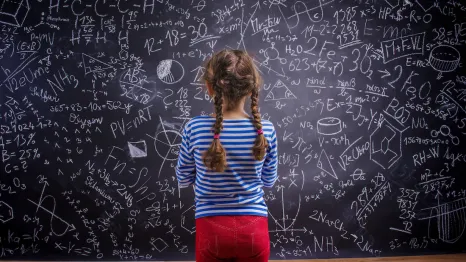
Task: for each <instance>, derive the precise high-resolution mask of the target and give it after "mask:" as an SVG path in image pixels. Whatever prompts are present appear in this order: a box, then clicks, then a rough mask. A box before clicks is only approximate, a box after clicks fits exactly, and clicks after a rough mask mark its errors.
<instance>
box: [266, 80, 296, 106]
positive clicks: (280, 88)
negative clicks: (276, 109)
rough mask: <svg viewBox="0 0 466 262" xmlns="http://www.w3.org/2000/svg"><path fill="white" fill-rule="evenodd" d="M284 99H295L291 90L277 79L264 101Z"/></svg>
mask: <svg viewBox="0 0 466 262" xmlns="http://www.w3.org/2000/svg"><path fill="white" fill-rule="evenodd" d="M284 99H296V96H295V95H294V94H293V92H291V90H290V89H289V88H288V87H287V86H286V85H285V84H284V83H283V82H282V81H281V80H280V79H279V80H277V82H276V83H275V85H274V86H273V87H272V89H270V91H269V93H268V94H267V96H266V97H265V101H271V100H284Z"/></svg>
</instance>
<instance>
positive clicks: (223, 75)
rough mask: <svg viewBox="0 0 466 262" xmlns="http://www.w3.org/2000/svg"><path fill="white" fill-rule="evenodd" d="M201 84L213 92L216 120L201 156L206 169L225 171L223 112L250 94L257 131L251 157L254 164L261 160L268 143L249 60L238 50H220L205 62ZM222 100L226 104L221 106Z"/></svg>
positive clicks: (256, 78)
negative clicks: (221, 140)
mask: <svg viewBox="0 0 466 262" xmlns="http://www.w3.org/2000/svg"><path fill="white" fill-rule="evenodd" d="M204 80H205V81H206V82H207V83H208V84H210V85H212V88H213V90H214V105H215V118H216V119H215V123H214V126H213V131H214V139H213V141H212V144H211V145H210V147H209V149H208V150H207V151H206V152H205V154H204V159H203V160H204V164H205V165H206V167H207V168H209V169H211V170H214V171H216V172H223V171H224V170H225V168H226V166H227V163H226V151H225V149H224V147H223V146H222V144H221V142H220V139H219V136H220V133H221V131H222V129H223V108H224V107H226V109H231V108H234V107H235V105H236V104H237V103H238V102H239V101H240V100H241V99H242V98H244V97H245V96H247V95H248V94H251V112H252V116H253V119H252V121H253V124H254V127H255V128H256V130H257V131H258V132H257V137H256V140H255V143H254V146H253V147H252V153H253V155H254V158H255V159H256V160H262V159H263V158H264V156H265V152H266V149H267V147H268V143H267V139H266V138H265V136H264V134H263V132H262V123H261V115H260V113H259V87H260V85H261V78H260V75H259V73H258V71H257V69H256V67H255V65H254V62H253V60H252V58H251V57H250V56H249V55H248V54H247V53H246V52H244V51H241V50H222V51H220V52H218V53H216V54H214V55H213V56H212V57H211V58H210V59H209V60H208V62H207V65H206V71H205V73H204ZM224 98H226V99H224ZM225 100H226V101H228V103H226V104H225V103H224V102H225Z"/></svg>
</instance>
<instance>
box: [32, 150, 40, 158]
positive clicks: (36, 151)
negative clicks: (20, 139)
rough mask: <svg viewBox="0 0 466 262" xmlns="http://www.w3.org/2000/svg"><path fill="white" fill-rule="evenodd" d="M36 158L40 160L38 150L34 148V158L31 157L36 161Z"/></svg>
mask: <svg viewBox="0 0 466 262" xmlns="http://www.w3.org/2000/svg"><path fill="white" fill-rule="evenodd" d="M36 158H40V153H39V150H38V149H37V148H34V157H33V159H36Z"/></svg>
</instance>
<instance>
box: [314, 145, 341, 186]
mask: <svg viewBox="0 0 466 262" xmlns="http://www.w3.org/2000/svg"><path fill="white" fill-rule="evenodd" d="M317 167H318V168H320V170H322V171H324V172H325V173H326V174H327V175H329V176H331V177H333V178H335V179H338V177H337V174H336V173H335V170H334V169H333V166H332V163H330V159H329V158H328V155H327V152H325V150H323V149H322V152H320V156H319V160H318V161H317Z"/></svg>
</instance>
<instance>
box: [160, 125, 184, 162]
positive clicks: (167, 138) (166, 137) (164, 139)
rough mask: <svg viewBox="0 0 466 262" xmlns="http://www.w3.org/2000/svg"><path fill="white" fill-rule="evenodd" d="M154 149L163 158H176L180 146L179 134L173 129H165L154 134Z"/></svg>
mask: <svg viewBox="0 0 466 262" xmlns="http://www.w3.org/2000/svg"><path fill="white" fill-rule="evenodd" d="M154 146H155V151H156V152H157V154H158V155H159V156H160V157H161V158H163V159H164V160H177V159H178V153H179V147H180V146H181V134H180V133H179V132H178V131H175V130H165V131H162V132H159V133H158V134H157V135H156V136H155V141H154Z"/></svg>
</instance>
